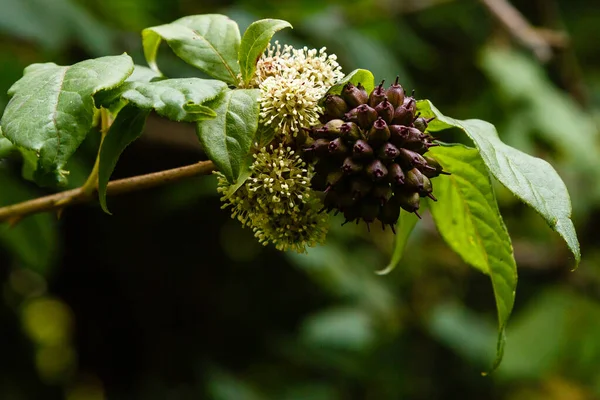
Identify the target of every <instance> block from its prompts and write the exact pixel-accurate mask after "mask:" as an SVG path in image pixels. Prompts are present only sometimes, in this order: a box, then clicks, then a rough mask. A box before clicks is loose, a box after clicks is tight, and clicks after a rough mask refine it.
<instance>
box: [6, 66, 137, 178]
mask: <svg viewBox="0 0 600 400" xmlns="http://www.w3.org/2000/svg"><path fill="white" fill-rule="evenodd" d="M132 71H133V62H132V60H131V58H130V57H129V56H128V55H126V54H123V55H120V56H110V57H101V58H97V59H93V60H86V61H82V62H80V63H77V64H74V65H72V66H58V65H56V64H53V63H45V64H33V65H30V66H29V67H27V68H26V69H25V74H24V76H23V77H22V78H21V79H20V80H18V81H17V82H16V83H15V84H14V85H13V86H12V87H11V88H10V90H9V91H8V94H9V95H10V96H12V98H11V99H10V102H9V103H8V105H7V106H6V110H5V111H4V115H3V116H2V120H1V121H0V125H1V126H2V130H3V132H4V135H5V136H6V138H8V139H9V140H10V141H11V142H13V143H14V144H16V145H17V146H19V147H22V148H24V149H26V150H32V151H34V152H35V153H36V154H37V155H38V166H37V167H38V168H37V170H36V174H35V178H36V181H38V183H40V184H43V185H53V184H56V183H65V182H66V175H67V173H68V172H67V171H64V170H63V167H64V166H65V164H66V162H67V161H68V160H69V157H71V155H73V153H74V152H75V150H76V149H77V148H78V147H79V145H80V144H81V142H82V141H83V140H84V139H85V136H86V135H87V133H88V132H89V131H90V129H91V127H92V124H93V119H94V113H95V111H96V107H95V104H94V99H93V96H94V94H96V93H97V92H99V91H101V90H106V89H112V88H114V87H117V86H118V85H120V84H121V83H123V81H125V79H127V77H128V76H129V75H130V74H131V72H132Z"/></svg>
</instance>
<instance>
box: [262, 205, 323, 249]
mask: <svg viewBox="0 0 600 400" xmlns="http://www.w3.org/2000/svg"><path fill="white" fill-rule="evenodd" d="M322 207H323V204H322V203H320V202H319V201H316V198H312V199H311V200H309V201H307V202H306V203H303V204H302V207H301V209H299V210H298V211H294V212H291V213H289V214H283V215H280V216H279V217H277V218H269V219H265V220H264V221H263V223H262V224H260V225H259V226H256V227H255V228H254V235H255V236H256V237H257V238H258V240H259V242H260V243H262V244H263V245H265V246H266V245H267V244H269V243H273V244H274V245H275V248H277V249H278V250H281V251H287V250H292V251H295V252H297V253H305V252H306V248H307V247H315V246H317V245H318V244H322V243H324V242H325V237H326V236H327V231H328V230H329V220H328V218H329V217H328V215H327V214H326V213H323V212H321V209H322Z"/></svg>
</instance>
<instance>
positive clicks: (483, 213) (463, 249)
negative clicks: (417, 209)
mask: <svg viewBox="0 0 600 400" xmlns="http://www.w3.org/2000/svg"><path fill="white" fill-rule="evenodd" d="M430 152H431V155H432V156H433V157H434V158H435V159H436V160H438V161H439V163H440V164H441V165H442V167H444V169H445V170H446V171H451V172H452V175H449V176H440V177H438V178H436V179H435V181H434V189H435V190H434V192H435V195H436V196H437V198H438V201H437V202H433V201H430V202H429V207H430V209H431V214H432V216H433V219H434V221H435V224H436V226H437V228H438V230H439V232H440V234H441V235H442V237H443V238H444V240H445V241H446V242H447V243H448V244H449V245H450V247H452V249H453V250H454V251H456V252H457V253H458V254H459V255H460V256H461V257H462V258H463V259H464V260H465V262H467V263H468V264H470V265H472V266H474V267H476V268H477V269H479V270H481V271H482V272H484V273H486V274H488V275H489V276H490V279H491V281H492V286H493V288H494V296H495V298H496V308H497V310H498V326H499V338H498V347H497V354H496V361H495V362H494V366H493V369H495V368H496V367H497V366H498V365H499V363H500V361H501V360H502V355H503V351H504V342H505V339H504V330H505V326H506V321H507V320H508V317H509V316H510V313H511V311H512V308H513V304H514V299H515V289H516V286H517V266H516V263H515V259H514V256H513V249H512V245H511V242H510V237H509V236H508V231H507V230H506V226H505V225H504V222H503V221H502V217H501V216H500V210H499V209H498V204H497V203H496V196H495V195H494V191H493V188H492V181H491V177H490V175H489V172H488V170H487V167H486V166H485V164H484V162H483V160H482V159H481V156H480V155H479V152H478V151H477V150H476V149H473V148H468V147H464V146H460V145H459V146H448V147H447V146H444V147H437V148H432V149H431V151H430Z"/></svg>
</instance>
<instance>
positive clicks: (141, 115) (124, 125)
mask: <svg viewBox="0 0 600 400" xmlns="http://www.w3.org/2000/svg"><path fill="white" fill-rule="evenodd" d="M149 114H150V110H140V109H138V108H137V107H135V106H133V105H126V106H125V107H123V108H122V109H121V111H120V112H119V114H118V115H117V118H116V119H115V121H114V122H113V124H112V125H111V127H110V129H109V130H108V133H107V134H106V137H105V138H104V140H103V141H102V149H101V150H100V165H99V168H98V199H99V200H100V205H101V206H102V209H103V210H104V211H105V212H106V213H108V214H110V211H108V207H107V206H106V187H107V186H108V181H109V179H110V176H111V175H112V173H113V170H114V169H115V166H116V165H117V161H118V159H119V157H120V156H121V153H123V150H125V148H126V147H127V146H129V145H130V144H131V143H132V142H133V141H134V140H136V139H137V138H138V137H140V135H141V134H142V132H143V130H144V125H145V124H146V118H148V115H149Z"/></svg>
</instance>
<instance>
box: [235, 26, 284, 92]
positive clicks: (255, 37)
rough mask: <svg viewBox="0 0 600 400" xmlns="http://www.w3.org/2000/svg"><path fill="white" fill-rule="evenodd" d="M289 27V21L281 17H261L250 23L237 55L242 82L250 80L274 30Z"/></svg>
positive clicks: (245, 82)
mask: <svg viewBox="0 0 600 400" xmlns="http://www.w3.org/2000/svg"><path fill="white" fill-rule="evenodd" d="M291 27H292V25H291V24H290V23H289V22H287V21H283V20H281V19H261V20H260V21H255V22H253V23H252V24H250V26H249V27H248V29H246V31H245V32H244V36H243V37H242V43H241V44H240V51H239V55H238V60H239V63H240V69H241V72H242V80H243V82H244V84H247V83H248V82H250V80H251V79H252V77H253V76H254V72H255V71H256V62H257V61H258V59H259V58H260V56H261V55H262V53H263V52H264V51H265V49H266V48H267V46H268V45H269V41H270V40H271V38H272V37H273V35H274V34H275V32H277V31H279V30H281V29H283V28H291Z"/></svg>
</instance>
